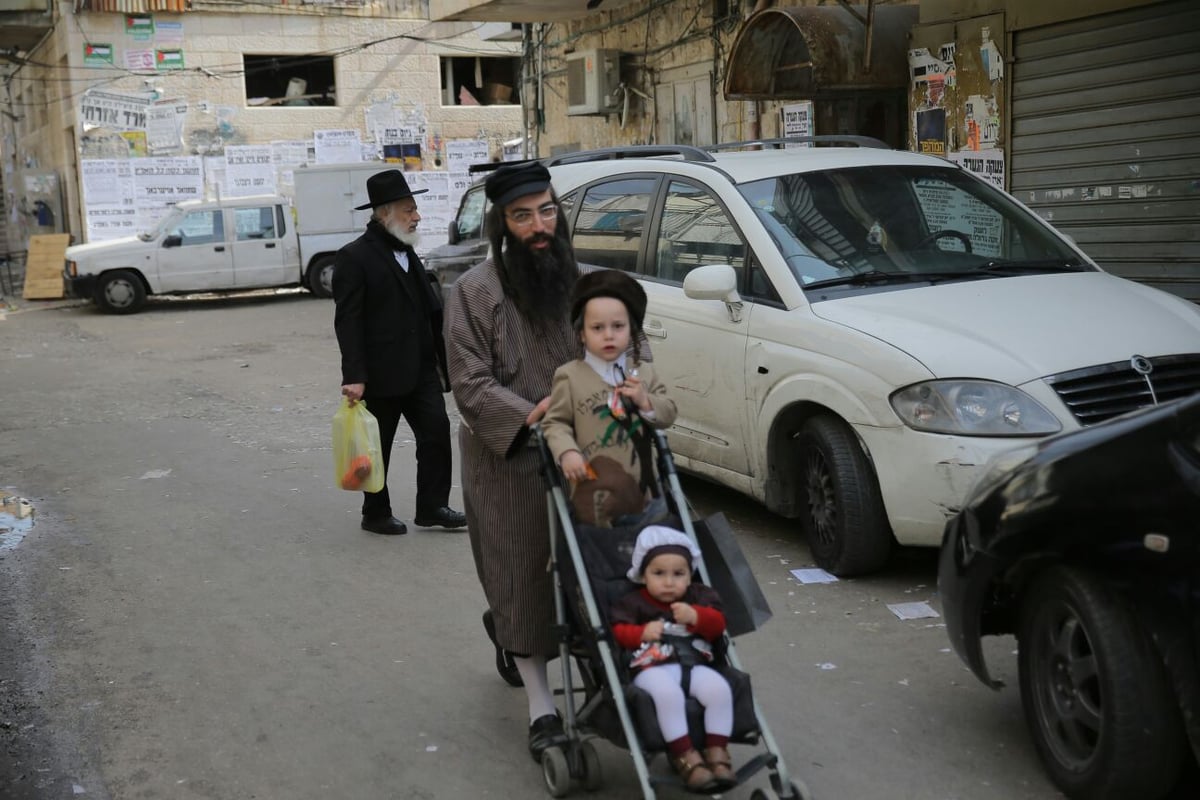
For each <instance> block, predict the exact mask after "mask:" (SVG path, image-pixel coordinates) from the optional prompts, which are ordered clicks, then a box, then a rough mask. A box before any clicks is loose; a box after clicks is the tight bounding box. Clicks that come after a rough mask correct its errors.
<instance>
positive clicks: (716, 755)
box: [704, 747, 737, 788]
mask: <svg viewBox="0 0 1200 800" xmlns="http://www.w3.org/2000/svg"><path fill="white" fill-rule="evenodd" d="M704 763H706V764H707V765H708V769H709V771H710V772H712V774H713V779H714V780H715V781H716V782H717V783H718V784H719V786H720V788H728V787H730V786H735V785H736V784H737V776H736V775H734V773H733V760H732V759H731V758H730V757H729V750H727V749H726V748H724V747H707V748H705V750H704Z"/></svg>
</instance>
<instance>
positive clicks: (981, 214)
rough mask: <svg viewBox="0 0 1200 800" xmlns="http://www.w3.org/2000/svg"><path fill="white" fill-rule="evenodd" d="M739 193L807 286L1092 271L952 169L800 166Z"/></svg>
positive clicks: (1029, 219) (1020, 213) (998, 196)
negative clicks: (815, 168)
mask: <svg viewBox="0 0 1200 800" xmlns="http://www.w3.org/2000/svg"><path fill="white" fill-rule="evenodd" d="M739 189H740V191H741V192H742V194H743V196H745V198H746V199H747V201H748V202H749V203H750V205H751V206H752V207H753V208H754V209H755V211H756V212H757V213H758V216H759V219H760V220H761V221H762V223H763V226H764V227H765V228H766V230H767V231H768V233H769V234H770V235H771V237H772V238H773V239H774V241H775V244H776V245H777V246H778V247H779V250H780V252H781V253H782V255H783V257H784V259H785V260H786V262H787V264H788V266H789V268H790V269H791V270H792V272H793V274H795V276H796V278H797V280H798V281H799V282H800V284H801V285H802V286H803V287H805V288H806V289H811V288H818V287H819V288H827V287H830V286H844V287H846V288H847V290H852V289H853V288H855V287H861V286H867V285H871V286H881V285H894V286H897V287H903V286H906V285H907V286H911V285H915V284H918V283H928V282H938V281H948V280H970V279H975V278H986V277H995V276H1002V275H1028V274H1031V273H1040V272H1069V271H1079V270H1089V271H1090V270H1093V269H1094V267H1092V266H1091V265H1090V264H1089V263H1087V262H1086V261H1085V260H1083V259H1082V258H1081V257H1080V256H1079V254H1078V253H1076V252H1075V251H1074V250H1073V249H1071V248H1070V247H1069V246H1067V245H1066V244H1065V243H1064V242H1063V241H1062V240H1061V239H1059V238H1058V237H1057V236H1055V235H1054V234H1053V233H1052V232H1051V231H1049V230H1047V229H1046V228H1045V227H1044V226H1043V225H1042V224H1041V223H1040V222H1039V221H1038V220H1037V219H1036V218H1034V217H1033V216H1032V215H1031V214H1030V213H1029V212H1028V211H1026V210H1025V209H1024V208H1022V207H1021V206H1019V205H1017V204H1016V203H1013V202H1012V201H1011V200H1010V199H1009V198H1008V197H1006V196H1005V195H1004V194H1002V193H1001V192H998V191H996V190H995V189H993V188H992V187H991V186H990V185H988V184H987V183H984V182H983V181H981V180H979V179H977V178H975V177H974V176H972V175H970V174H969V173H967V172H965V171H964V170H961V169H957V168H955V167H951V166H946V167H925V166H872V167H855V168H851V169H842V170H825V171H820V172H805V173H799V174H795V175H781V176H778V177H774V178H767V179H765V180H760V181H754V182H752V183H747V184H743V185H742V186H740V187H739Z"/></svg>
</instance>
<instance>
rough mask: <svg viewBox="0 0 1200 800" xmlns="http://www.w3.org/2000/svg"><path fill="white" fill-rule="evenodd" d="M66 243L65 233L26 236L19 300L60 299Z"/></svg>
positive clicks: (68, 238) (66, 234)
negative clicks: (23, 279) (27, 247)
mask: <svg viewBox="0 0 1200 800" xmlns="http://www.w3.org/2000/svg"><path fill="white" fill-rule="evenodd" d="M70 243H71V234H69V233H49V234H39V235H37V236H30V237H29V254H28V256H27V257H26V259H25V290H24V292H23V293H22V295H21V296H22V297H24V298H25V299H26V300H57V299H59V298H60V297H62V296H63V278H62V271H63V257H64V256H65V254H66V252H67V245H68V244H70Z"/></svg>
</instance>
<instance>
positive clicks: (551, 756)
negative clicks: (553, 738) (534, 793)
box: [542, 747, 571, 797]
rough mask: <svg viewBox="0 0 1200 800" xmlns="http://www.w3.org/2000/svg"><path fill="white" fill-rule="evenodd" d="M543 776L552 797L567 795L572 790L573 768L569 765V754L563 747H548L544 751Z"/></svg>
mask: <svg viewBox="0 0 1200 800" xmlns="http://www.w3.org/2000/svg"><path fill="white" fill-rule="evenodd" d="M542 777H543V778H544V779H545V780H546V790H547V791H548V792H550V796H551V797H566V796H567V793H568V792H569V791H570V790H571V770H570V768H569V767H568V766H567V754H566V753H564V752H563V749H562V748H561V747H547V748H546V749H545V750H543V751H542Z"/></svg>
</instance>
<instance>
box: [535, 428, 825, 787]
mask: <svg viewBox="0 0 1200 800" xmlns="http://www.w3.org/2000/svg"><path fill="white" fill-rule="evenodd" d="M534 432H535V435H536V439H537V445H538V450H539V452H540V454H541V460H542V475H543V477H544V479H545V480H546V483H547V507H548V512H549V518H550V536H551V570H552V572H553V575H554V581H555V591H554V604H555V619H556V633H557V635H558V637H559V642H560V644H559V655H560V663H561V664H562V687H563V688H562V691H561V694H562V697H563V709H562V716H563V720H564V730H565V736H564V740H563V741H559V742H556V743H554V744H553V745H552V746H550V747H548V748H547V749H546V750H545V751H543V753H542V754H541V759H540V760H541V765H542V773H543V777H544V779H545V782H546V787H547V789H548V790H549V791H550V794H551V795H552V796H554V797H564V796H566V795H567V794H568V793H569V791H570V789H571V786H572V783H573V781H579V782H582V784H583V785H584V787H585V788H587V789H588V790H589V791H591V790H594V789H597V788H599V787H600V785H601V775H600V759H599V755H598V753H597V751H596V748H595V746H594V744H593V737H594V736H596V735H599V736H600V737H603V738H604V739H607V740H608V741H610V742H612V743H613V744H615V745H617V746H618V747H622V748H625V749H627V750H628V751H629V755H630V757H631V758H632V760H633V763H634V768H635V770H636V772H637V777H638V782H639V785H640V788H641V792H642V797H643V798H644V799H645V800H653V798H654V797H656V794H655V789H654V787H655V786H664V785H665V786H676V787H682V788H686V789H689V790H690V791H694V792H701V793H708V792H714V791H720V790H723V789H726V788H728V787H730V786H735V785H742V784H744V783H746V782H747V781H748V780H750V779H751V778H752V777H753V776H755V775H757V774H758V773H759V772H760V771H763V770H766V771H768V774H769V778H770V783H771V786H770V788H756V789H755V790H754V791H753V792H752V793H751V799H752V800H777V799H778V798H793V799H795V800H801V799H803V798H807V797H809V795H808V793H807V791H806V790H805V789H803V788H802V787H803V784H802V783H800V782H798V781H793V780H792V779H790V778H789V775H788V772H787V768H786V766H785V764H784V761H783V758H782V757H781V756H780V755H779V751H778V748H777V747H776V745H775V741H774V738H773V737H772V735H771V733H770V730H769V728H768V726H767V724H766V720H765V719H764V718H763V715H762V714H761V713H760V711H759V708H758V705H757V703H756V702H755V700H754V697H753V694H752V692H751V691H750V679H749V676H748V675H746V673H744V672H742V671H741V669H740V665H739V663H738V659H737V654H736V652H735V649H734V645H733V641H732V640H731V639H730V638H729V633H728V631H726V630H725V627H726V623H725V621H724V619H723V617H722V615H723V614H724V613H726V612H728V611H729V610H730V606H728V605H727V603H728V600H729V597H730V596H734V597H737V596H738V594H739V590H740V588H741V587H740V585H729V586H726V583H724V582H722V583H717V584H713V583H712V582H711V581H710V575H713V576H717V577H719V578H720V579H721V581H727V580H728V576H729V575H730V572H729V570H728V569H717V570H716V571H715V572H712V573H710V572H709V571H708V567H707V565H706V564H707V562H712V564H714V565H715V566H716V567H718V568H721V567H726V566H727V562H725V560H724V559H722V558H721V556H720V554H719V553H718V552H717V551H710V550H706V549H704V548H705V547H708V545H706V544H704V542H705V541H709V540H711V538H712V536H713V534H712V530H711V528H710V526H709V522H710V521H711V520H696V521H693V520H692V518H691V515H690V513H689V509H688V504H687V500H686V498H684V496H683V491H682V489H681V488H680V486H679V478H678V476H677V474H676V472H675V466H674V462H673V461H672V459H671V453H670V450H669V448H668V446H667V441H666V438H665V437H664V436H663V434H662V433H661V432H660V431H656V430H650V431H647V435H648V437H649V438H650V440H651V442H652V447H653V449H654V451H655V454H656V456H657V458H656V466H657V469H656V471H655V472H656V475H657V480H658V482H659V488H660V489H661V490H662V496H663V498H664V500H665V505H666V508H665V509H664V512H663V513H664V515H665V519H662V520H658V521H657V524H655V525H649V526H648V525H647V524H646V522H645V521H644V520H642V521H639V522H637V523H634V524H628V525H617V526H615V527H611V528H604V527H598V526H594V525H587V524H583V523H582V522H580V521H579V520H578V519H577V517H576V515H575V513H574V510H573V509H572V508H571V506H570V504H569V502H568V500H567V493H566V485H565V484H566V481H565V480H564V476H563V474H562V472H561V471H560V470H559V469H558V465H557V464H556V460H555V459H554V457H553V455H552V454H551V452H550V448H549V447H548V446H547V443H546V438H545V436H544V434H543V432H542V430H541V428H540V426H535V427H534ZM671 529H674V530H671ZM643 530H645V531H650V533H648V534H647V536H646V538H645V539H644V540H643V541H642V546H643V550H649V549H653V548H654V545H653V544H652V543H653V542H654V541H655V538H654V537H655V536H661V535H663V531H664V530H670V534H671V535H670V537H669V538H670V540H671V541H673V542H682V541H687V542H688V543H689V544H688V546H687V547H686V550H684V551H680V550H673V551H672V550H668V551H667V552H674V553H675V554H676V555H682V554H683V552H686V553H687V563H686V564H685V566H686V567H688V568H687V572H688V573H689V576H690V575H692V574H695V576H696V577H697V578H698V581H699V582H695V581H692V580H689V582H688V584H689V585H690V586H694V588H690V587H689V588H687V589H685V590H684V591H685V595H684V599H683V602H684V603H686V605H687V606H689V607H690V609H691V611H690V612H689V611H688V610H685V609H681V611H680V618H679V619H678V620H676V619H675V612H674V610H671V611H670V612H664V613H665V615H666V616H670V617H671V620H670V622H671V625H672V627H668V625H667V623H666V621H664V622H663V623H662V624H661V628H662V630H663V633H671V632H674V631H673V626H674V625H678V624H679V623H680V622H683V623H685V626H684V627H685V632H686V629H687V628H688V627H690V628H691V631H692V633H699V634H700V635H699V636H690V637H685V639H684V642H683V643H682V644H684V645H685V648H686V649H683V650H679V651H676V652H677V653H679V655H680V657H681V660H682V658H688V659H689V660H690V659H691V658H695V659H696V665H695V666H693V667H692V669H691V670H690V671H688V674H689V675H690V679H692V680H694V679H695V677H696V675H697V674H700V675H705V674H706V673H708V672H709V671H710V668H711V671H712V672H713V674H714V675H715V676H716V678H717V680H716V681H710V680H708V677H701V678H700V685H698V686H697V687H695V688H696V691H694V690H693V688H692V687H691V686H690V685H689V686H687V688H684V686H683V684H682V681H683V680H684V674H685V673H684V671H683V670H682V668H681V669H680V670H679V672H678V673H677V675H673V674H672V673H673V672H674V665H671V664H666V665H659V666H654V667H652V668H647V669H641V667H642V666H643V664H645V663H649V662H653V659H654V658H656V657H657V656H656V655H651V654H653V653H657V654H659V655H661V654H662V649H663V648H662V645H663V644H664V643H670V644H672V645H673V646H674V645H676V644H677V643H676V642H675V641H669V642H668V641H667V640H668V637H667V636H663V637H662V638H663V640H664V641H662V642H659V643H658V645H657V648H656V647H654V646H651V647H648V648H647V649H646V651H645V652H644V653H640V654H639V658H637V659H635V658H634V657H632V656H631V655H630V653H628V652H626V653H624V654H622V650H621V649H620V648H622V647H624V649H625V650H631V649H632V651H634V652H636V651H637V650H638V649H639V648H640V647H641V645H642V639H643V638H646V637H645V634H646V629H647V627H650V632H651V638H653V634H655V633H657V632H658V629H659V627H660V625H659V624H657V623H654V622H653V620H648V619H646V618H644V616H643V615H642V614H641V612H640V611H639V610H638V609H637V606H638V605H640V604H641V603H642V602H643V601H644V602H646V603H650V604H656V603H658V602H659V601H654V600H652V596H647V595H645V594H642V593H643V591H644V590H643V588H642V587H641V586H639V584H638V583H637V582H633V581H632V580H631V572H632V576H635V577H638V576H640V577H642V578H643V580H644V579H645V576H644V575H642V567H643V562H644V561H645V558H644V555H645V553H644V552H643V553H641V554H639V555H637V556H635V550H637V542H638V539H639V536H640V534H641V532H642V531H643ZM697 531H701V532H703V533H704V536H705V538H703V539H700V540H698V539H697ZM676 537H681V538H678V539H677V538H676ZM734 546H735V547H736V545H734ZM667 563H669V559H668V560H667ZM634 565H636V566H634ZM676 566H678V565H677V564H676ZM751 580H752V579H751ZM710 586H715V587H716V589H715V590H714V589H710V588H709V587H710ZM754 588H755V591H757V587H754ZM718 591H719V593H718ZM727 591H729V592H732V593H733V594H732V595H726V597H725V599H724V600H722V599H721V597H720V595H721V594H725V593H726V592H727ZM639 595H641V596H640V597H639ZM667 596H668V595H666V594H663V595H662V597H667ZM743 596H744V594H743ZM675 602H678V601H675ZM669 605H670V604H668V606H669ZM631 606H632V608H631ZM660 610H661V607H660ZM742 610H743V611H744V608H743V609H742ZM692 613H694V614H695V619H694V620H693V619H692ZM731 619H732V618H731ZM730 624H732V623H730ZM742 625H743V631H745V630H753V629H754V628H753V627H749V628H745V627H744V621H743V623H742ZM697 640H699V641H697ZM708 645H711V655H712V661H711V662H710V661H709V660H708V656H707V655H706V654H705V652H704V651H707V650H708V649H709V647H708ZM643 657H644V658H643ZM635 660H637V661H638V663H637V664H636V665H635V664H634V663H633V661H635ZM701 660H702V661H703V665H701V664H700V661H701ZM573 666H574V668H573ZM576 672H577V673H578V677H576ZM642 676H646V677H645V678H643V677H642ZM659 677H666V678H667V680H665V681H663V682H662V685H658V680H657V678H659ZM652 678H653V680H651V679H652ZM639 680H640V681H641V682H642V685H641V686H639V685H638V684H639ZM647 681H650V685H649V689H650V691H648V690H647V688H643V687H645V686H647ZM578 682H582V687H581V688H580V689H578V690H576V689H575V688H574V686H573V684H574V683H578ZM660 689H661V692H660ZM577 691H578V693H580V694H582V695H583V700H582V701H581V702H579V703H578V706H577V699H576V693H577ZM652 692H653V694H652ZM698 692H700V693H703V695H704V699H703V701H699V700H698V699H697V697H696V696H695V695H696V694H697V693H698ZM656 696H657V697H656ZM667 697H670V698H672V702H675V703H678V702H679V701H680V700H682V705H683V719H684V722H683V727H682V732H681V729H680V716H679V714H678V707H677V706H673V707H671V708H666V707H664V711H662V712H660V711H659V710H658V708H657V707H656V706H657V703H656V700H657V699H658V698H667ZM702 702H703V703H704V704H705V705H707V708H706V707H705V705H702ZM710 709H711V713H710ZM660 714H661V716H662V717H663V719H661V720H660V719H659V716H660ZM725 737H728V738H725ZM726 743H729V744H738V745H758V744H761V745H763V746H764V748H765V752H760V753H757V754H755V755H753V756H752V757H750V758H749V759H747V760H746V761H745V762H744V763H743V764H741V765H740V766H738V767H737V768H736V769H734V768H733V766H732V764H731V759H730V758H729V754H728V750H727V748H726V746H725V745H726ZM695 745H700V746H702V747H703V748H704V750H705V754H706V755H707V756H708V758H709V760H708V762H707V763H706V762H705V761H704V756H703V755H702V754H701V753H699V752H698V751H697V750H696V747H695ZM689 751H690V752H689ZM658 753H666V754H668V756H669V758H670V760H671V762H672V763H673V764H674V765H675V771H674V772H672V773H667V774H662V773H655V774H652V773H651V772H650V770H649V767H648V764H649V762H650V760H651V759H652V758H653V757H654V756H656V755H657V754H658ZM673 753H677V754H675V755H673ZM679 756H683V758H682V763H681V759H680V758H679ZM680 773H683V774H682V775H681V774H680Z"/></svg>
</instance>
